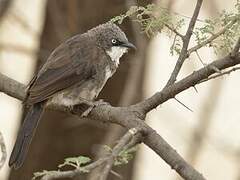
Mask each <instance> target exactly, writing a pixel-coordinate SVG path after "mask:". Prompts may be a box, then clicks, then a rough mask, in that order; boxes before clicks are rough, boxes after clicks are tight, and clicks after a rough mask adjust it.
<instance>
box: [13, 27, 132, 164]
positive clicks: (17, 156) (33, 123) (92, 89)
mask: <svg viewBox="0 0 240 180" xmlns="http://www.w3.org/2000/svg"><path fill="white" fill-rule="evenodd" d="M131 47H134V46H133V45H132V44H131V43H129V42H128V40H127V38H126V36H125V34H124V32H122V31H121V29H120V28H119V27H118V26H116V25H115V24H112V23H106V24H102V25H99V26H97V27H96V28H93V29H91V30H89V31H88V32H86V33H84V34H80V35H76V36H74V37H72V38H70V39H69V40H67V41H66V42H64V43H62V44H61V45H60V46H58V47H57V48H56V49H55V50H54V51H53V52H52V54H51V55H50V56H49V58H48V60H47V61H46V63H45V64H44V65H43V66H42V68H41V69H40V70H39V72H38V73H37V75H36V76H35V77H34V78H33V79H32V81H31V82H30V84H29V88H28V91H27V97H26V99H25V101H24V102H25V103H26V104H27V105H30V106H31V107H30V110H29V112H28V114H27V116H26V117H25V120H24V122H23V125H22V127H21V129H20V131H19V133H18V137H17V140H16V143H15V145H14V148H13V151H12V154H11V157H10V160H9V165H10V166H13V167H14V168H19V167H20V166H21V165H22V163H23V161H24V159H25V157H26V155H27V150H28V147H29V144H30V142H31V139H32V137H33V135H34V131H35V129H36V127H37V124H38V121H39V119H40V117H41V114H42V113H43V109H44V105H45V104H46V103H47V104H49V103H55V104H64V105H67V106H73V105H75V104H78V103H81V100H82V99H87V100H94V99H95V98H96V97H97V96H98V94H99V93H100V91H101V89H102V88H103V86H104V85H105V83H106V81H107V79H108V78H110V77H111V76H112V75H113V74H114V73H115V71H116V69H117V67H118V61H119V58H120V57H121V56H122V55H123V54H124V53H125V52H126V50H127V48H131Z"/></svg>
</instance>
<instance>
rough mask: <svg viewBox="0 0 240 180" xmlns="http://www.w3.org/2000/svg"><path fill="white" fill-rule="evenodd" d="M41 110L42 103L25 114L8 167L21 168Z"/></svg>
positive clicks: (35, 105)
mask: <svg viewBox="0 0 240 180" xmlns="http://www.w3.org/2000/svg"><path fill="white" fill-rule="evenodd" d="M43 110H44V108H43V103H37V104H34V105H33V106H32V107H31V108H30V110H29V112H28V113H27V115H26V117H25V119H24V122H23V124H22V127H21V129H20V131H19V133H18V136H17V140H16V142H15V145H14V148H13V151H12V154H11V156H10V160H9V166H10V167H11V166H13V167H14V168H15V169H17V168H19V167H21V166H22V164H23V162H24V160H25V158H26V155H27V152H28V147H29V144H30V143H31V140H32V137H33V135H34V132H35V129H36V127H37V125H38V121H39V119H40V117H41V114H42V112H43Z"/></svg>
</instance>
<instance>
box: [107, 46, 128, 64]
mask: <svg viewBox="0 0 240 180" xmlns="http://www.w3.org/2000/svg"><path fill="white" fill-rule="evenodd" d="M106 52H107V54H108V55H109V56H110V58H111V60H112V61H113V62H115V63H116V65H117V66H118V65H119V59H120V57H122V55H123V54H124V53H126V52H127V48H126V47H119V46H113V47H111V49H110V50H108V51H106Z"/></svg>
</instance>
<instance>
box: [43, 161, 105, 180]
mask: <svg viewBox="0 0 240 180" xmlns="http://www.w3.org/2000/svg"><path fill="white" fill-rule="evenodd" d="M107 160H108V158H106V157H105V158H101V159H99V160H97V161H95V162H93V163H91V164H89V165H87V166H84V171H83V170H82V169H80V168H77V169H75V170H72V171H71V170H69V171H54V172H51V173H49V174H46V175H44V176H42V178H41V180H51V179H57V178H73V177H75V176H78V175H80V174H84V173H86V172H88V171H91V170H92V169H94V168H96V167H98V166H100V165H102V164H103V163H104V162H106V161H107Z"/></svg>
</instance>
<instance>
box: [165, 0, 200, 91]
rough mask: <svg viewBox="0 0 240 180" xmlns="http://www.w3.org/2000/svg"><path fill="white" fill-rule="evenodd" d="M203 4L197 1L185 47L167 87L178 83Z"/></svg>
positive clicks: (185, 39)
mask: <svg viewBox="0 0 240 180" xmlns="http://www.w3.org/2000/svg"><path fill="white" fill-rule="evenodd" d="M202 2H203V0H198V1H197V4H196V7H195V10H194V12H193V16H192V18H191V21H190V23H189V26H188V29H187V32H186V34H185V36H184V38H183V46H182V49H181V52H180V55H179V58H178V60H177V63H176V65H175V67H174V70H173V72H172V74H171V76H170V78H169V80H168V82H167V85H166V86H165V87H167V86H169V85H171V84H173V83H174V82H175V81H176V79H177V76H178V73H179V71H180V69H181V68H182V65H183V63H184V61H185V59H186V58H187V57H188V54H187V49H188V45H189V42H190V39H191V36H192V33H193V29H194V26H195V24H196V21H197V17H198V14H199V11H200V8H201V6H202Z"/></svg>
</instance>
